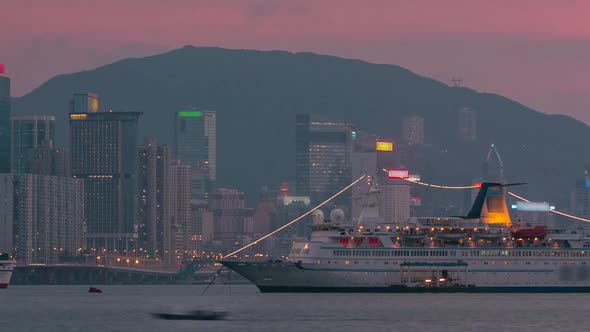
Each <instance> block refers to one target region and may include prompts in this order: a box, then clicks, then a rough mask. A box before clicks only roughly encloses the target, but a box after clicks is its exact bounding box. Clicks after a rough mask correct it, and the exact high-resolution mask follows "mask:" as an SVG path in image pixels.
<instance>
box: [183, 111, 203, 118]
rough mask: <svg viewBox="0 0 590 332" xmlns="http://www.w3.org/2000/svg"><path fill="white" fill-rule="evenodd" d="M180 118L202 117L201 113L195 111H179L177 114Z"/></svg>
mask: <svg viewBox="0 0 590 332" xmlns="http://www.w3.org/2000/svg"><path fill="white" fill-rule="evenodd" d="M178 115H180V117H181V118H200V117H202V116H203V112H196V111H181V112H178Z"/></svg>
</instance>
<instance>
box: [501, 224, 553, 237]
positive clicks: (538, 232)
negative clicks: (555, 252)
mask: <svg viewBox="0 0 590 332" xmlns="http://www.w3.org/2000/svg"><path fill="white" fill-rule="evenodd" d="M510 234H511V235H512V237H514V238H544V237H545V236H546V235H547V226H532V227H530V226H529V227H519V228H515V229H513V230H512V231H511V232H510Z"/></svg>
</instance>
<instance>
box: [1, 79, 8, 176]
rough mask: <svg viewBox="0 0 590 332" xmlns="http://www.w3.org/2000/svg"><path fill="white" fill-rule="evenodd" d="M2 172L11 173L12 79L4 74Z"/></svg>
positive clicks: (2, 92) (2, 89)
mask: <svg viewBox="0 0 590 332" xmlns="http://www.w3.org/2000/svg"><path fill="white" fill-rule="evenodd" d="M0 74H2V72H0ZM0 173H10V79H9V78H8V77H6V76H2V75H0Z"/></svg>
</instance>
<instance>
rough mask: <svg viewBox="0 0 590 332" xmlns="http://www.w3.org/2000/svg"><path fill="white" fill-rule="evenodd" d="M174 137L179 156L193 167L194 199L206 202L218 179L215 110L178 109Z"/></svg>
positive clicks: (202, 202) (177, 156) (184, 162)
mask: <svg viewBox="0 0 590 332" xmlns="http://www.w3.org/2000/svg"><path fill="white" fill-rule="evenodd" d="M174 137H175V140H174V143H175V144H174V145H175V148H176V158H178V159H179V160H180V161H181V162H182V163H183V164H186V165H189V166H190V167H191V172H192V173H191V187H192V198H193V200H197V201H199V202H200V204H202V205H207V203H208V200H209V196H210V193H211V190H212V188H213V187H214V185H215V181H216V178H217V165H216V164H217V158H216V144H217V143H216V114H215V112H213V111H198V110H196V109H188V110H183V111H178V112H176V113H175V128H174Z"/></svg>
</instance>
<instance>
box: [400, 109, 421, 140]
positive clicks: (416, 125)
mask: <svg viewBox="0 0 590 332" xmlns="http://www.w3.org/2000/svg"><path fill="white" fill-rule="evenodd" d="M402 134H403V137H404V141H405V142H406V143H408V145H419V144H424V118H423V117H421V116H417V115H413V116H409V117H407V118H404V121H403V126H402Z"/></svg>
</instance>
